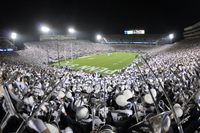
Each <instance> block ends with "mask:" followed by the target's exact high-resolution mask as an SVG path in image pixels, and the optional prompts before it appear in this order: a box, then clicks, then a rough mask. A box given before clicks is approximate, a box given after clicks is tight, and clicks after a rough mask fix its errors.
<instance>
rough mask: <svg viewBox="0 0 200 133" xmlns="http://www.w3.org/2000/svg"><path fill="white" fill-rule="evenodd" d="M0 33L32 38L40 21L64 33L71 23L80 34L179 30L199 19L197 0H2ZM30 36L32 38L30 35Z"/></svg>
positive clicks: (153, 32) (199, 8)
mask: <svg viewBox="0 0 200 133" xmlns="http://www.w3.org/2000/svg"><path fill="white" fill-rule="evenodd" d="M0 12H1V13H0V33H1V35H6V34H8V33H9V32H10V31H13V30H14V31H16V32H18V33H19V34H21V36H23V38H24V40H28V39H33V38H34V39H35V37H36V36H37V35H39V34H40V32H39V30H38V29H39V25H40V24H48V25H49V26H50V27H52V28H53V29H55V30H56V32H57V33H60V34H64V33H65V31H66V29H67V27H69V26H73V27H74V28H76V29H77V30H78V31H79V33H80V34H90V35H93V34H95V33H103V34H123V30H124V29H145V30H146V32H147V33H149V34H157V33H170V32H180V31H181V30H183V28H184V27H186V26H189V25H192V24H194V23H196V22H198V21H200V2H199V0H188V1H184V0H180V1H176V0H160V1H155V0H138V1H136V0H130V1H129V0H38V1H37V0H15V1H11V0H4V2H3V1H1V4H0ZM31 37H32V38H31ZM25 38H26V39H25Z"/></svg>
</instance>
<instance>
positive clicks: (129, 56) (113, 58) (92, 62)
mask: <svg viewBox="0 0 200 133" xmlns="http://www.w3.org/2000/svg"><path fill="white" fill-rule="evenodd" d="M137 55H138V53H132V52H114V53H104V54H97V55H91V56H84V57H79V58H77V59H73V61H72V60H70V59H68V60H61V61H60V66H68V67H70V68H72V69H75V70H83V71H85V72H89V73H94V72H98V73H101V74H113V73H115V72H118V71H120V70H121V69H123V68H126V67H127V66H129V65H130V64H131V63H132V62H133V61H134V59H135V58H137ZM53 66H55V67H59V63H58V62H56V63H54V64H53Z"/></svg>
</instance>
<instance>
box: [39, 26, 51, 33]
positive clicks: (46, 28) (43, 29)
mask: <svg viewBox="0 0 200 133" xmlns="http://www.w3.org/2000/svg"><path fill="white" fill-rule="evenodd" d="M41 31H42V32H44V33H48V32H49V31H50V28H49V27H47V26H42V27H41Z"/></svg>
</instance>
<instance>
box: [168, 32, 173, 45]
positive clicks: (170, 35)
mask: <svg viewBox="0 0 200 133" xmlns="http://www.w3.org/2000/svg"><path fill="white" fill-rule="evenodd" d="M168 37H169V39H170V42H171V43H172V42H173V39H174V34H173V33H171V34H169V36H168Z"/></svg>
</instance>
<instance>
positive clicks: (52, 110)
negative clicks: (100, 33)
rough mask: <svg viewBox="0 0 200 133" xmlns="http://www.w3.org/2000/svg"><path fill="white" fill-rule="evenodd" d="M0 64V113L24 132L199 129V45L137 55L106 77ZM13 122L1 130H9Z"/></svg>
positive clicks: (83, 132)
mask: <svg viewBox="0 0 200 133" xmlns="http://www.w3.org/2000/svg"><path fill="white" fill-rule="evenodd" d="M30 58H31V57H30ZM0 66H1V67H0V68H1V70H0V77H1V78H0V83H1V84H0V89H1V90H0V91H1V98H0V102H1V114H3V113H4V114H5V113H6V112H7V113H10V114H12V115H15V116H16V117H18V119H22V120H23V121H25V122H24V124H23V126H22V127H25V128H20V131H23V132H27V133H34V132H39V133H41V132H42V133H49V132H51V133H56V132H63V133H72V132H74V133H80V132H81V133H88V132H91V131H93V132H100V133H108V132H109V133H111V132H119V133H121V132H132V133H133V132H134V133H136V132H156V133H161V132H162V133H168V132H170V133H175V132H178V131H180V132H181V131H184V132H186V133H188V132H195V131H197V130H198V127H199V125H200V121H199V116H200V111H199V107H200V92H199V88H200V48H199V46H197V47H195V48H185V49H181V50H179V49H177V50H173V51H168V52H162V53H158V54H156V55H154V56H150V55H141V56H140V57H139V58H138V59H137V60H136V61H135V62H133V63H132V64H131V65H130V66H129V67H127V68H126V69H124V70H122V71H121V72H120V73H116V74H113V75H108V76H102V75H101V74H98V73H94V74H87V73H84V72H82V71H72V70H69V69H67V68H61V69H57V68H45V69H43V68H39V67H35V66H34V65H28V64H23V63H20V64H19V63H16V62H8V61H4V62H0ZM2 94H3V95H2ZM9 99H11V101H12V102H10V100H9ZM13 112H15V113H13ZM8 116H9V115H8ZM4 120H5V119H4ZM12 122H13V120H12V121H11V122H8V124H7V125H6V124H4V123H5V121H2V123H1V128H4V130H5V132H11V130H13V129H14V128H12V129H11V128H9V127H10V126H9V124H12ZM13 126H16V125H13ZM16 128H17V126H16ZM16 128H15V129H16ZM197 132H198V131H197Z"/></svg>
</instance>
